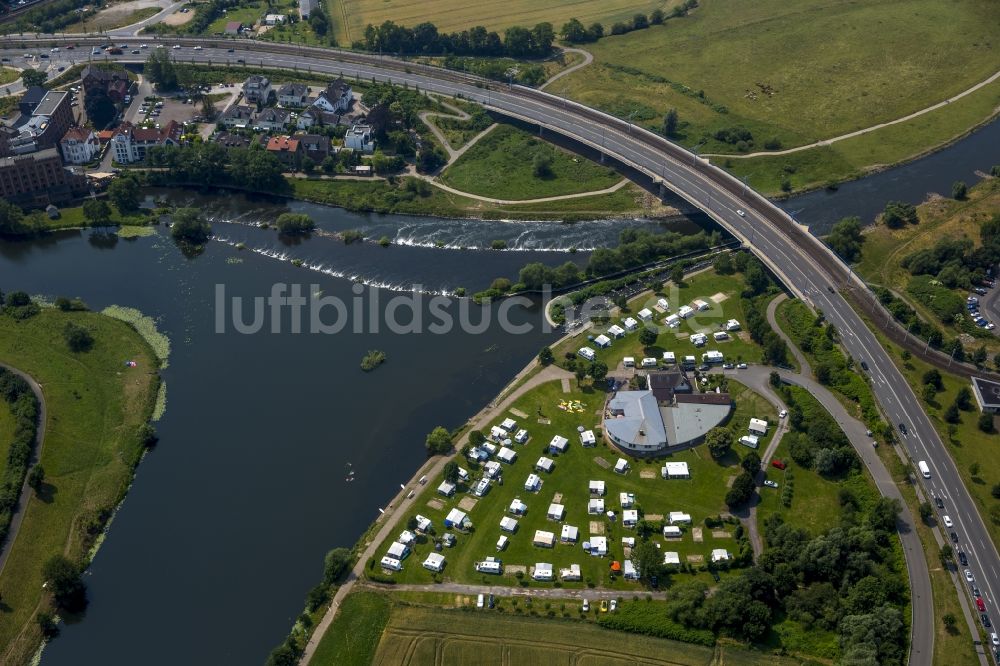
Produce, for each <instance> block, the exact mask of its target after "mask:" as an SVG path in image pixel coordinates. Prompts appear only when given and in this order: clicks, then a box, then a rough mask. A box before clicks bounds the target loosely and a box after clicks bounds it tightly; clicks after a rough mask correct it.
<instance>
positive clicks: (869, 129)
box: [704, 72, 1000, 160]
mask: <svg viewBox="0 0 1000 666" xmlns="http://www.w3.org/2000/svg"><path fill="white" fill-rule="evenodd" d="M998 79H1000V72H996V73H995V74H993V75H992V76H990V77H989V78H988V79H986V80H984V81H980V82H979V83H977V84H976V85H974V86H972V87H971V88H968V89H967V90H963V91H962V92H960V93H958V94H957V95H953V96H951V97H949V98H948V99H946V100H944V101H941V102H938V103H937V104H932V105H930V106H928V107H927V108H925V109H920V110H919V111H914V112H913V113H911V114H909V115H906V116H903V117H902V118H896V119H895V120H889V121H886V122H884V123H879V124H878V125H872V126H871V127H865V128H864V129H859V130H856V131H854V132H848V133H847V134H841V135H840V136H835V137H833V138H832V139H823V140H821V141H816V142H815V143H810V144H807V145H804V146H796V147H795V148H786V149H785V150H762V151H758V152H756V153H745V154H733V155H723V154H719V153H704V155H705V156H706V157H725V158H735V159H738V160H745V159H747V158H750V157H767V156H773V155H790V154H791V153H798V152H801V151H803V150H810V149H811V148H820V147H822V146H829V145H830V144H832V143H836V142H838V141H843V140H844V139H853V138H854V137H857V136H862V135H863V134H869V133H870V132H875V131H877V130H880V129H882V128H884V127H890V126H892V125H898V124H899V123H905V122H907V121H909V120H913V119H914V118H919V117H920V116H922V115H924V114H927V113H930V112H931V111H937V110H938V109H940V108H943V107H945V106H948V105H949V104H951V103H952V102H957V101H958V100H960V99H962V98H963V97H965V96H966V95H971V94H972V93H974V92H976V91H977V90H979V89H981V88H984V87H986V86H988V85H990V84H991V83H993V82H994V81H996V80H998Z"/></svg>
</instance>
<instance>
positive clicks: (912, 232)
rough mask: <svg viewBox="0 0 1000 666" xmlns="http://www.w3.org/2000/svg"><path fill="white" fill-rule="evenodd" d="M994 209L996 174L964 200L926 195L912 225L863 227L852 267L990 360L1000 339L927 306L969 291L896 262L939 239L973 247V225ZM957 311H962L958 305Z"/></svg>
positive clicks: (998, 192) (997, 204)
mask: <svg viewBox="0 0 1000 666" xmlns="http://www.w3.org/2000/svg"><path fill="white" fill-rule="evenodd" d="M997 211H1000V179H997V178H986V179H983V180H982V181H980V182H979V183H978V184H977V185H975V186H974V187H972V188H971V189H970V190H969V194H968V199H966V200H965V201H956V200H955V199H944V198H934V199H931V200H929V201H927V202H925V203H923V204H921V205H920V206H918V207H917V216H918V217H919V219H920V222H919V223H918V224H915V225H907V226H905V227H903V228H901V229H890V228H889V227H887V226H886V225H884V224H878V225H875V226H874V227H871V228H869V229H868V230H867V231H866V233H865V235H864V244H863V246H862V256H861V260H860V261H859V262H858V264H857V265H856V269H857V271H858V274H859V275H861V276H862V277H863V278H864V279H865V281H866V282H868V283H869V284H873V285H876V286H881V287H886V288H888V289H891V290H892V291H893V292H895V293H896V295H897V296H900V297H902V298H904V299H905V300H906V302H907V304H909V305H910V306H911V307H912V308H914V309H915V310H916V311H917V313H918V314H919V315H920V317H921V318H922V319H924V320H925V321H928V322H932V323H933V324H934V325H935V326H938V327H940V328H942V329H944V330H945V331H946V335H945V337H946V338H953V337H955V336H957V335H960V334H961V335H963V336H967V337H966V338H965V340H966V342H967V343H968V342H971V345H967V346H970V347H978V346H979V345H985V346H986V348H987V350H988V352H989V357H990V358H991V359H992V358H993V355H994V354H996V353H997V352H1000V339H998V338H997V336H996V335H994V333H993V332H991V331H986V330H984V329H982V328H979V327H978V326H976V325H975V324H974V323H973V322H972V321H971V319H969V318H968V317H967V316H965V315H963V317H962V324H961V325H960V326H959V325H956V324H955V321H954V320H953V319H951V318H949V319H946V320H942V319H941V318H940V317H938V316H937V315H935V313H934V310H933V309H932V307H930V306H931V305H932V303H931V302H930V301H929V300H928V299H929V298H930V297H934V296H937V298H950V300H953V301H957V302H958V303H959V304H960V305H963V306H964V302H965V297H966V296H967V295H968V294H969V291H968V290H967V289H958V288H956V289H947V288H946V287H945V286H943V285H934V284H933V283H930V282H929V279H930V277H931V276H921V277H919V278H916V281H914V276H913V275H911V274H910V272H909V271H908V270H907V269H906V268H904V267H903V265H902V261H903V259H904V258H905V257H907V256H909V255H911V254H913V253H914V252H917V251H918V250H924V249H929V248H933V247H934V246H935V245H937V243H938V242H940V241H942V240H949V241H954V240H959V239H967V240H969V241H971V242H972V245H973V247H979V246H980V245H982V241H981V239H980V235H979V227H980V225H982V224H983V223H984V222H986V221H987V220H990V219H992V218H993V216H995V215H996V214H997ZM917 285H920V286H919V288H918V287H917ZM914 289H915V290H916V291H915V293H914ZM949 294H950V296H949ZM961 309H962V311H963V312H964V311H965V310H964V307H962V308H961ZM987 318H989V315H987ZM918 392H919V391H918Z"/></svg>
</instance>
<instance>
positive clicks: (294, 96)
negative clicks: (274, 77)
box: [278, 83, 309, 107]
mask: <svg viewBox="0 0 1000 666" xmlns="http://www.w3.org/2000/svg"><path fill="white" fill-rule="evenodd" d="M308 97H309V88H308V87H307V86H306V85H305V84H304V83H286V84H285V85H283V86H281V88H279V89H278V104H281V105H282V106H294V107H300V106H305V105H306V99H307V98H308Z"/></svg>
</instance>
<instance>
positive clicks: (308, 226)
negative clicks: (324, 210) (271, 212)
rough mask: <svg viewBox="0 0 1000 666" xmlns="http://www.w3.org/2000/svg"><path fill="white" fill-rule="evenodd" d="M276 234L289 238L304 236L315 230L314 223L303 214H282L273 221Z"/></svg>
mask: <svg viewBox="0 0 1000 666" xmlns="http://www.w3.org/2000/svg"><path fill="white" fill-rule="evenodd" d="M275 226H276V227H278V233H282V234H286V235H289V236H292V235H295V234H305V233H309V232H310V231H313V230H314V229H315V228H316V223H315V222H314V221H313V219H312V218H311V217H309V216H308V215H306V214H305V213H282V214H281V215H279V216H278V219H277V220H276V221H275Z"/></svg>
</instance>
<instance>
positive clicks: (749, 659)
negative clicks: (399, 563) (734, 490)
mask: <svg viewBox="0 0 1000 666" xmlns="http://www.w3.org/2000/svg"><path fill="white" fill-rule="evenodd" d="M465 599H466V600H467V603H468V604H470V605H471V604H472V603H474V599H473V598H472V597H468V596H466V597H465ZM632 604H635V605H638V606H645V605H647V604H653V605H655V606H658V607H659V606H661V604H660V603H657V602H647V601H645V600H640V601H635V602H631V601H626V602H623V603H622V605H621V607H620V611H619V612H625V611H626V610H627V608H626V607H627V606H631V605H632ZM546 605H547V604H546ZM564 607H565V608H569V607H572V608H573V609H577V608H578V604H577V603H576V602H574V601H568V600H567V601H562V600H553V601H552V602H551V608H549V609H546V608H545V607H544V606H543V604H542V603H539V602H537V601H536V602H535V603H534V604H533V605H532V606H531V607H528V606H526V602H524V601H523V600H522V603H520V604H519V605H518V606H517V607H513V606H512V604H511V603H509V602H508V600H501V603H500V605H499V606H498V607H497V609H494V610H488V609H483V610H481V611H473V610H472V609H471V608H470V607H469V606H468V605H467V606H465V609H464V610H447V609H441V608H427V607H419V606H407V605H402V604H394V605H393V607H392V613H391V617H390V619H389V624H388V626H387V627H386V628H385V633H384V634H383V637H382V640H381V642H380V643H379V645H378V651H377V652H376V654H375V659H374V661H372V662H371V663H373V664H378V665H383V664H384V665H388V664H393V665H394V666H395V665H397V664H400V665H407V666H416V665H417V664H429V663H447V664H470V665H471V664H476V665H477V666H478V665H479V664H497V665H498V666H499V665H500V664H501V663H503V664H506V663H510V664H526V665H529V666H542V665H549V664H579V665H580V666H598V665H599V664H600V665H605V664H606V665H609V666H625V665H626V664H635V663H642V664H651V665H652V664H656V665H658V666H659V665H662V666H688V665H690V666H694V665H696V664H697V665H699V666H701V665H704V664H710V663H711V664H715V663H720V664H721V663H732V664H744V665H746V666H764V665H765V664H772V665H774V666H790V665H791V664H797V663H800V661H799V660H793V659H790V658H785V657H776V656H772V655H763V654H761V653H757V652H751V651H748V650H746V649H743V648H740V647H733V646H729V645H719V646H717V647H715V648H708V647H702V646H699V645H691V644H689V643H681V642H678V641H672V640H667V639H663V638H653V637H650V636H640V635H637V634H630V633H624V632H618V631H612V630H609V629H604V628H602V627H599V626H597V625H596V624H594V623H593V622H583V621H580V620H567V619H562V618H558V619H557V618H549V617H544V616H545V615H549V614H560V613H562V614H563V615H566V611H565V610H563V609H564ZM661 611H662V609H661ZM574 615H576V613H574ZM595 615H596V611H595V612H594V613H592V616H595ZM435 655H438V659H437V660H436V659H435ZM502 655H507V658H506V659H503V660H502V659H501V656H502ZM321 663H322V662H321ZM342 663H345V664H346V663H353V662H342ZM359 663H360V662H359ZM364 663H368V662H364Z"/></svg>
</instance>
